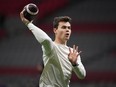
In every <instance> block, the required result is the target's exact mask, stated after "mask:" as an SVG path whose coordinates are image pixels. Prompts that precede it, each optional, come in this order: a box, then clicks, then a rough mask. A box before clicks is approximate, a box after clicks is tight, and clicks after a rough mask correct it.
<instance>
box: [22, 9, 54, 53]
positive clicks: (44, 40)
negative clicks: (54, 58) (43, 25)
mask: <svg viewBox="0 0 116 87" xmlns="http://www.w3.org/2000/svg"><path fill="white" fill-rule="evenodd" d="M23 12H24V9H23V10H22V11H21V12H20V18H21V20H22V22H23V23H24V24H25V25H26V26H27V27H28V28H29V30H31V31H32V33H33V34H34V36H35V38H36V39H37V41H38V42H39V43H40V44H42V45H43V47H44V48H45V51H46V52H50V51H51V49H52V46H53V45H52V40H51V38H50V37H49V36H48V35H47V34H46V33H45V32H44V31H43V30H41V29H40V28H38V27H37V26H35V25H34V24H33V23H32V21H29V20H27V19H26V18H25V17H24V15H23Z"/></svg>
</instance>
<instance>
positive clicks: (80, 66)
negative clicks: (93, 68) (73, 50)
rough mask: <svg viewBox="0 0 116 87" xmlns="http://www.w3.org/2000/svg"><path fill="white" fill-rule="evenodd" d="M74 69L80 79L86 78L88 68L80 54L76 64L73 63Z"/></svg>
mask: <svg viewBox="0 0 116 87" xmlns="http://www.w3.org/2000/svg"><path fill="white" fill-rule="evenodd" d="M73 71H74V72H75V74H76V75H77V76H78V78H79V79H84V78H85V76H86V70H85V68H84V65H83V64H82V62H81V57H80V55H79V56H78V58H77V63H76V65H73Z"/></svg>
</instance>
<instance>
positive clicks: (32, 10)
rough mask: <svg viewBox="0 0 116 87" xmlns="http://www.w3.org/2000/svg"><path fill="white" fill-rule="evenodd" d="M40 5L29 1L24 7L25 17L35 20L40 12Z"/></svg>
mask: <svg viewBox="0 0 116 87" xmlns="http://www.w3.org/2000/svg"><path fill="white" fill-rule="evenodd" d="M38 11H39V9H38V7H37V5H35V4H33V3H29V4H27V5H26V6H25V7H24V12H23V14H24V17H25V18H26V19H28V20H29V21H31V20H33V19H34V18H35V16H36V15H37V14H38Z"/></svg>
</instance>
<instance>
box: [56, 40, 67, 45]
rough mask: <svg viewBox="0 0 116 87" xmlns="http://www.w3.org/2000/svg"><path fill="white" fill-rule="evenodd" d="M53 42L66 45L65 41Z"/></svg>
mask: <svg viewBox="0 0 116 87" xmlns="http://www.w3.org/2000/svg"><path fill="white" fill-rule="evenodd" d="M54 42H55V43H57V44H62V45H67V41H59V40H55V41H54Z"/></svg>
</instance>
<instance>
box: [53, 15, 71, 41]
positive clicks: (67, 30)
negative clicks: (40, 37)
mask: <svg viewBox="0 0 116 87" xmlns="http://www.w3.org/2000/svg"><path fill="white" fill-rule="evenodd" d="M53 28H54V33H55V40H57V41H59V42H63V43H64V42H67V40H68V39H69V38H70V34H71V18H70V17H68V16H60V17H55V18H54V21H53Z"/></svg>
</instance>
